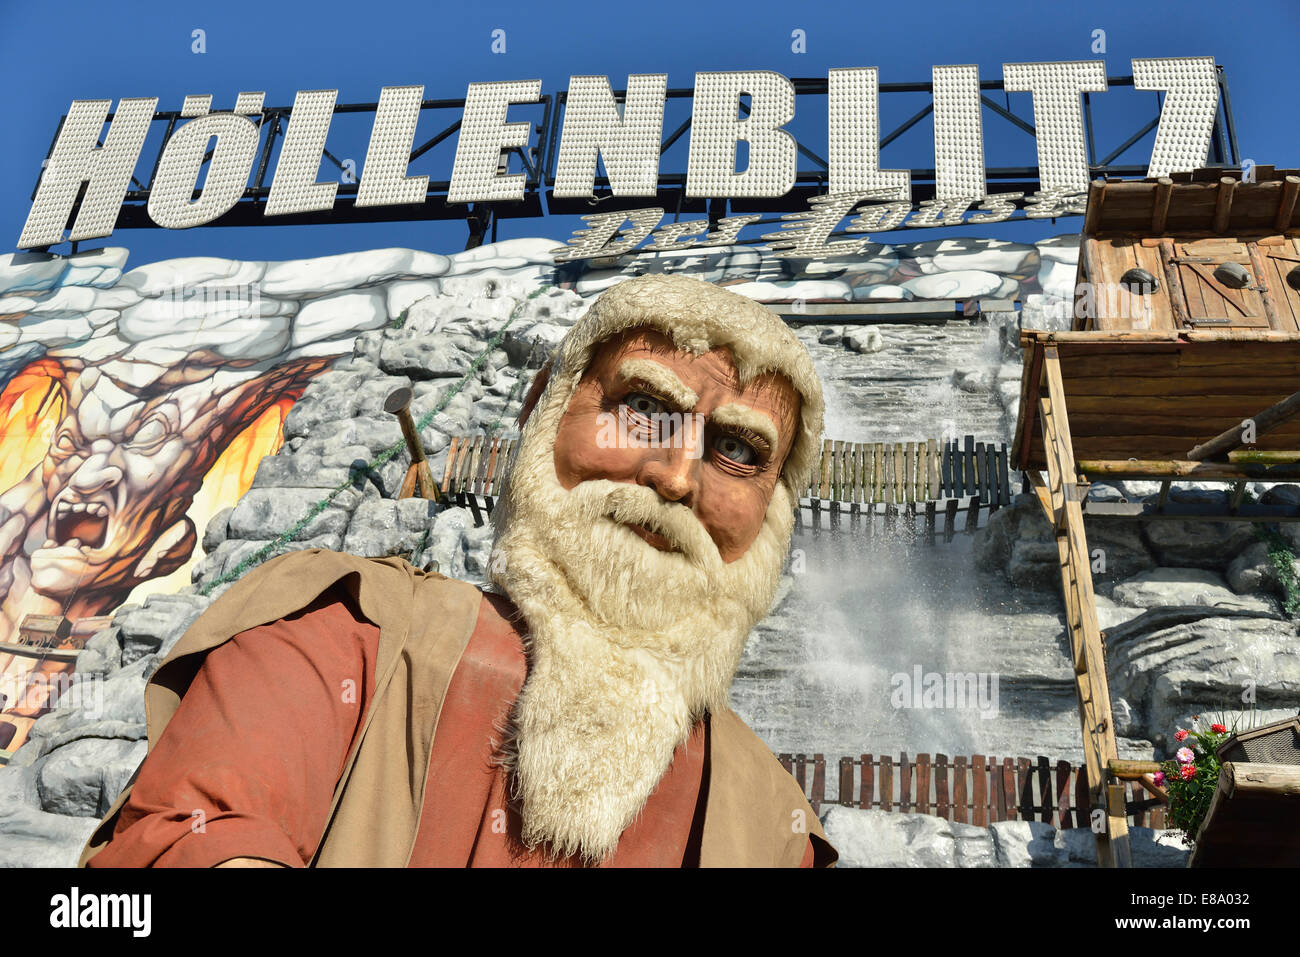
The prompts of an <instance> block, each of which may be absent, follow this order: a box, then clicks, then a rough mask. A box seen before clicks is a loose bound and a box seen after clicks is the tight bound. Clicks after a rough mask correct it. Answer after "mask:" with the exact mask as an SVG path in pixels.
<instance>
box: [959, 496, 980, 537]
mask: <svg viewBox="0 0 1300 957" xmlns="http://www.w3.org/2000/svg"><path fill="white" fill-rule="evenodd" d="M979 527H980V498H979V496H978V495H972V496H971V499H970V504H969V505H967V506H966V527H965V528H964V529H963V531H964V532H965V533H966V534H967V535H974V534H975V530H976V529H978V528H979Z"/></svg>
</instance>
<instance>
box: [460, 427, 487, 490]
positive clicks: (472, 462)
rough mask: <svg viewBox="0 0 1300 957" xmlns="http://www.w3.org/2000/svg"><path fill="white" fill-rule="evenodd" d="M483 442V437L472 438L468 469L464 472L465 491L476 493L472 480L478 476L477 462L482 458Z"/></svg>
mask: <svg viewBox="0 0 1300 957" xmlns="http://www.w3.org/2000/svg"><path fill="white" fill-rule="evenodd" d="M483 440H484V436H482V435H476V436H474V445H473V447H472V449H471V452H470V459H469V467H468V468H467V469H466V470H465V486H464V488H465V491H467V492H477V491H478V489H477V488H475V487H474V480H475V478H477V476H478V465H479V460H480V459H481V458H482V457H483Z"/></svg>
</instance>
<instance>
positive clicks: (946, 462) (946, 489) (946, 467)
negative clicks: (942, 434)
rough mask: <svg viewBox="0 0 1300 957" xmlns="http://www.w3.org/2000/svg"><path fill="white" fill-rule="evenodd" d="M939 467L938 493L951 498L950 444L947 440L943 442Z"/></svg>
mask: <svg viewBox="0 0 1300 957" xmlns="http://www.w3.org/2000/svg"><path fill="white" fill-rule="evenodd" d="M941 465H942V467H943V474H942V475H940V477H939V480H940V493H941V494H942V495H945V496H949V497H951V496H952V488H953V485H952V443H951V442H949V441H948V440H947V439H944V440H943V455H942V462H941Z"/></svg>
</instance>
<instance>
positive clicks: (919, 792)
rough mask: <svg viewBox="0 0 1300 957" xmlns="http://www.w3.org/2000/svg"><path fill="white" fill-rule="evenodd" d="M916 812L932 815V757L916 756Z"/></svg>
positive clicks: (925, 755) (926, 755)
mask: <svg viewBox="0 0 1300 957" xmlns="http://www.w3.org/2000/svg"><path fill="white" fill-rule="evenodd" d="M916 812H917V813H918V814H929V813H930V755H928V754H918V755H917V756H916Z"/></svg>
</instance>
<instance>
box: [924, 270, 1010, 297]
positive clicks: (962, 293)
mask: <svg viewBox="0 0 1300 957" xmlns="http://www.w3.org/2000/svg"><path fill="white" fill-rule="evenodd" d="M901 285H902V287H903V288H904V289H906V290H907V291H908V292H910V293H911V294H912V295H913V297H915V298H917V299H964V298H966V297H968V296H986V295H988V294H989V293H991V292H994V291H995V290H997V289H998V287H1000V286H1001V285H1002V277H1001V276H998V275H995V274H994V273H991V272H983V271H981V270H977V269H959V270H957V271H955V272H938V273H934V274H932V275H929V276H917V277H916V278H915V279H909V280H907V282H904V283H901Z"/></svg>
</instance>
